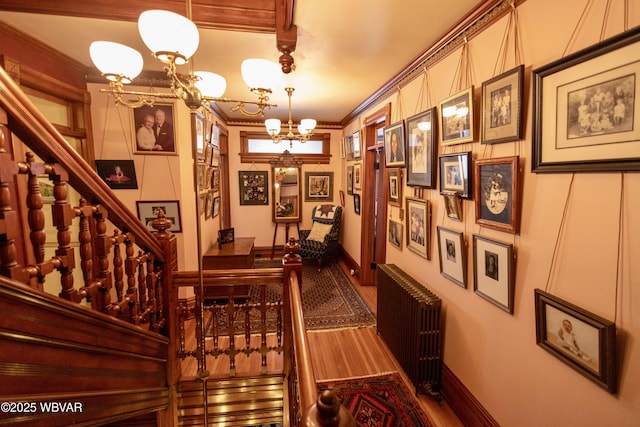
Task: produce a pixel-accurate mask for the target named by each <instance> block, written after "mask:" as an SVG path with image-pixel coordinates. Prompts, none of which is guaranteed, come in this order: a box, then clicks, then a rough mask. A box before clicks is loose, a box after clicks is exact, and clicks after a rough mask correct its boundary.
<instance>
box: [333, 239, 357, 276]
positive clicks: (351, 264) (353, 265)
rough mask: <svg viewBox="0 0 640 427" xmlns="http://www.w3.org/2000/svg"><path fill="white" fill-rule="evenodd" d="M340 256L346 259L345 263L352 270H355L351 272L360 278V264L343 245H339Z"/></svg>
mask: <svg viewBox="0 0 640 427" xmlns="http://www.w3.org/2000/svg"><path fill="white" fill-rule="evenodd" d="M338 256H339V257H340V258H341V259H342V260H343V261H344V263H345V265H346V266H347V268H348V269H349V270H350V271H353V274H351V275H352V276H353V277H355V278H356V279H358V280H360V265H359V264H358V263H357V262H356V260H355V259H353V258H351V255H349V254H348V253H347V251H345V250H344V248H343V247H342V245H338Z"/></svg>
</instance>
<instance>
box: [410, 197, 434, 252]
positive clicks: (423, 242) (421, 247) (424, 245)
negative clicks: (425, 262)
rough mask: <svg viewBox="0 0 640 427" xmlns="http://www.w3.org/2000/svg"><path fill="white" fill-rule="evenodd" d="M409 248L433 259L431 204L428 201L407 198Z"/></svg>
mask: <svg viewBox="0 0 640 427" xmlns="http://www.w3.org/2000/svg"><path fill="white" fill-rule="evenodd" d="M406 199H407V209H406V214H407V221H406V223H407V224H408V227H407V248H408V249H410V250H412V251H413V252H415V253H417V254H418V255H420V256H421V257H423V258H426V259H431V253H430V248H429V246H430V244H429V242H430V241H431V233H430V226H431V204H430V203H429V201H428V200H423V199H417V198H414V197H407V198H406Z"/></svg>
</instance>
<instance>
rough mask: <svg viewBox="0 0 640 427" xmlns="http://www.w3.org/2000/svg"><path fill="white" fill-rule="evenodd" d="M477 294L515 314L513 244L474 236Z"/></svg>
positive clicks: (475, 285)
mask: <svg viewBox="0 0 640 427" xmlns="http://www.w3.org/2000/svg"><path fill="white" fill-rule="evenodd" d="M473 291H474V292H475V293H476V294H478V295H479V296H480V297H482V298H484V299H486V300H487V301H489V302H490V303H492V304H494V305H496V306H497V307H499V308H501V309H502V310H504V311H506V312H507V313H509V314H513V297H514V291H515V258H514V252H513V245H512V244H509V243H503V242H499V241H497V240H493V239H488V238H486V237H483V236H480V235H478V234H474V235H473Z"/></svg>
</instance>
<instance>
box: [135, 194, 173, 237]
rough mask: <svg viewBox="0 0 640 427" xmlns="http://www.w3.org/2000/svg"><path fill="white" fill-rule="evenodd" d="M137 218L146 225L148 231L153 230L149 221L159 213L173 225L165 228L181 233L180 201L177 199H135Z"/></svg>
mask: <svg viewBox="0 0 640 427" xmlns="http://www.w3.org/2000/svg"><path fill="white" fill-rule="evenodd" d="M136 208H137V210H138V219H139V220H140V221H141V222H142V223H143V224H144V225H145V226H146V227H147V229H148V230H149V231H155V230H154V228H153V227H152V226H151V221H153V220H154V219H156V218H157V217H158V215H159V214H160V213H162V214H163V215H164V217H165V218H166V219H168V220H170V221H171V222H172V223H173V225H172V226H171V227H170V228H169V229H168V230H167V231H171V232H172V233H182V220H181V218H180V203H179V202H178V201H177V200H153V201H144V202H141V201H136Z"/></svg>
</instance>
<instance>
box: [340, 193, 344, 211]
mask: <svg viewBox="0 0 640 427" xmlns="http://www.w3.org/2000/svg"><path fill="white" fill-rule="evenodd" d="M340 206H342V207H344V191H342V190H340Z"/></svg>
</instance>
